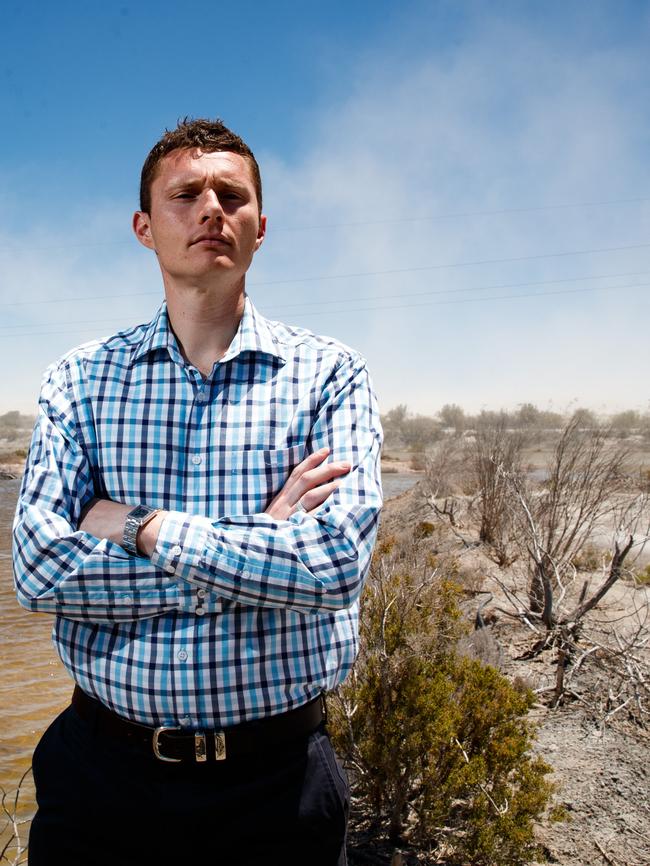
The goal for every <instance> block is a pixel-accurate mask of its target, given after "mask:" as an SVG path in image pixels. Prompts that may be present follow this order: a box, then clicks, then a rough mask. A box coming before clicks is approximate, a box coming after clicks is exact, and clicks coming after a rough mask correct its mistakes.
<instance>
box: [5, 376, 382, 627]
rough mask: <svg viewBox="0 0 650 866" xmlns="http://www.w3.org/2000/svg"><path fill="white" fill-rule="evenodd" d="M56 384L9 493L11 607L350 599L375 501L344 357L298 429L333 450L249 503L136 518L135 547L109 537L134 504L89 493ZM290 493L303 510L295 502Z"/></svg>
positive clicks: (96, 613)
mask: <svg viewBox="0 0 650 866" xmlns="http://www.w3.org/2000/svg"><path fill="white" fill-rule="evenodd" d="M53 375H54V374H53ZM68 392H69V387H68V386H67V385H66V383H65V381H64V379H63V377H61V378H60V379H58V380H52V381H51V382H50V384H47V387H45V388H44V392H43V394H42V398H41V412H40V416H39V421H38V424H37V428H36V431H35V435H34V439H33V443H32V448H31V451H30V457H29V460H28V466H27V470H26V473H25V478H24V480H23V487H22V490H21V494H20V498H19V505H18V510H17V514H16V520H15V522H14V571H15V578H16V589H17V595H18V599H19V601H20V603H21V604H22V605H23V606H25V607H27V608H29V609H30V610H34V611H41V612H47V613H53V614H58V615H60V616H64V617H68V618H71V619H81V620H89V621H92V622H115V621H133V620H137V619H141V618H146V617H152V616H160V615H161V614H165V613H168V612H172V611H181V612H188V613H189V612H193V611H194V610H195V608H196V605H197V602H196V591H197V590H202V591H203V592H202V597H204V602H202V607H203V609H204V612H205V613H210V612H215V613H216V612H218V611H219V610H221V608H222V605H223V603H224V602H230V603H233V602H234V603H238V604H242V605H253V606H262V607H279V608H290V609H294V610H297V611H300V612H303V613H315V612H319V611H320V612H322V611H332V610H337V609H341V608H344V607H348V606H349V605H350V604H352V603H353V602H354V601H355V600H356V598H357V597H358V594H359V592H360V591H361V587H362V584H363V580H364V578H365V574H366V572H367V569H368V566H369V563H370V556H371V553H372V548H373V544H374V539H375V535H376V529H377V521H378V515H379V511H380V508H381V485H380V480H379V450H380V445H381V427H380V425H379V419H378V413H377V409H376V403H375V400H374V395H373V394H372V390H371V388H370V385H369V381H368V379H367V374H366V372H365V368H360V369H358V370H354V371H353V372H349V371H347V370H346V372H345V376H343V375H341V381H338V382H336V387H334V386H332V389H331V391H330V392H328V393H325V394H324V396H323V402H322V404H321V409H320V411H319V413H318V415H317V416H316V418H315V420H314V423H313V426H312V429H311V432H310V437H309V442H308V447H310V448H314V449H318V448H319V446H321V445H325V443H327V444H328V445H329V446H331V449H332V452H333V453H336V454H337V456H339V457H341V458H344V460H343V461H341V462H331V463H327V462H325V461H326V458H327V455H328V452H327V450H320V451H319V450H315V451H314V452H313V453H312V454H311V455H310V456H309V457H307V458H306V459H305V460H303V462H302V463H300V464H299V465H298V466H297V467H296V468H295V470H294V471H293V473H292V474H291V476H290V477H289V478H288V479H287V481H286V482H285V484H284V486H283V488H282V490H281V491H280V492H279V494H278V495H277V496H276V497H275V498H274V499H273V500H272V502H271V503H270V504H269V505H268V506H267V508H266V510H265V511H264V512H261V513H255V514H249V513H239V514H233V515H229V516H224V517H221V518H219V519H212V518H210V517H207V516H202V515H197V514H189V513H184V512H175V511H172V512H163V513H161V514H160V515H159V516H158V517H157V518H155V519H154V520H153V521H151V525H149V526H145V527H144V528H143V530H142V531H141V533H140V537H139V538H138V545H139V551H140V552H141V553H142V556H137V557H133V556H130V555H129V554H128V553H127V552H126V551H125V550H124V549H123V548H122V547H121V541H122V534H123V529H124V520H125V517H126V514H127V513H128V511H129V510H130V509H131V508H132V507H133V506H134V505H137V504H138V503H137V502H133V503H116V502H111V501H109V500H106V499H102V500H95V499H94V496H95V489H96V488H95V481H94V479H93V473H92V471H91V467H90V463H89V459H88V455H87V453H86V450H85V448H84V447H83V446H82V444H81V442H80V439H79V432H78V426H77V423H76V421H75V415H74V406H73V403H72V400H71V397H70V395H69V393H68ZM299 500H301V501H302V503H303V504H304V506H305V509H307V511H308V513H306V514H305V513H302V511H300V512H296V503H297V502H298V501H299ZM88 503H90V505H88ZM146 504H155V503H146ZM147 530H148V531H147Z"/></svg>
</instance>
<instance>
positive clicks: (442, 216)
mask: <svg viewBox="0 0 650 866" xmlns="http://www.w3.org/2000/svg"><path fill="white" fill-rule="evenodd" d="M647 201H650V198H648V197H641V198H619V199H610V200H609V201H583V202H574V203H567V204H547V205H532V206H531V207H509V208H500V209H498V210H475V211H451V212H449V213H444V214H434V215H431V216H424V217H404V218H400V219H386V220H359V221H358V222H346V223H321V224H319V225H313V224H312V225H307V226H276V227H275V228H274V229H273V230H274V231H308V230H311V229H337V228H348V227H351V226H378V225H392V224H396V223H421V222H435V221H437V220H445V219H456V218H458V217H475V216H502V215H504V214H510V213H512V214H517V213H533V212H535V211H546V210H569V209H570V208H581V207H605V206H608V205H616V204H639V203H641V202H647Z"/></svg>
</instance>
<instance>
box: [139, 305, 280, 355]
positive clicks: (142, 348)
mask: <svg viewBox="0 0 650 866" xmlns="http://www.w3.org/2000/svg"><path fill="white" fill-rule="evenodd" d="M156 349H167V350H168V352H169V354H170V356H171V358H172V360H174V361H181V362H182V359H181V356H180V352H179V350H178V344H177V342H176V338H175V336H174V334H173V332H172V330H171V328H170V326H169V318H168V316H167V304H166V303H165V302H164V301H163V303H162V305H161V306H160V308H159V310H158V312H157V313H156V315H155V317H154V318H153V319H152V321H151V322H150V323H149V324H148V325H147V326H146V328H145V331H144V334H143V335H142V339H141V340H140V342H139V343H138V344H137V345H136V347H135V350H134V352H133V356H132V360H133V361H137V360H138V359H139V358H141V357H143V356H144V355H147V354H149V353H150V352H154V351H155V350H156ZM242 352H259V353H261V354H264V355H271V356H273V357H275V358H278V359H280V360H281V361H285V360H286V357H285V354H284V352H283V351H282V347H281V345H280V343H279V341H278V340H277V339H276V337H275V336H274V334H273V331H272V330H271V323H270V322H269V321H268V320H267V319H265V318H264V316H262V315H261V313H260V312H259V311H258V310H256V309H255V306H254V305H253V302H252V301H251V299H250V298H249V297H248V295H247V296H246V301H245V305H244V314H243V316H242V318H241V322H240V323H239V327H238V328H237V332H236V334H235V336H234V337H233V339H232V342H231V344H230V346H229V347H228V349H227V351H226V353H225V355H224V356H223V357H222V358H221V360H220V363H224V362H225V361H230V360H232V359H233V358H235V357H237V355H240V354H241V353H242Z"/></svg>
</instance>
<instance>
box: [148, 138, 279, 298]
mask: <svg viewBox="0 0 650 866" xmlns="http://www.w3.org/2000/svg"><path fill="white" fill-rule="evenodd" d="M133 228H134V231H135V233H136V236H137V238H138V240H139V241H140V242H141V243H142V244H144V245H145V246H146V247H148V248H149V249H153V250H155V252H156V254H157V256H158V261H159V264H160V268H161V270H162V272H163V278H164V279H165V284H166V285H168V284H169V281H170V280H171V281H172V283H173V284H174V285H193V286H200V287H203V288H209V287H210V286H214V285H221V286H227V287H234V286H236V285H239V284H241V285H243V277H244V274H245V273H246V271H247V270H248V268H249V266H250V263H251V260H252V258H253V255H254V253H255V252H256V251H257V250H258V249H259V247H260V245H261V243H262V240H263V238H264V232H265V229H266V217H264V216H260V215H259V210H258V202H257V195H256V193H255V185H254V183H253V178H252V175H251V170H250V166H249V163H248V161H247V160H246V159H245V158H244V157H243V156H240V155H239V154H238V153H231V152H230V151H216V152H213V153H204V152H203V151H201V150H198V149H192V150H175V151H172V152H171V153H169V154H167V156H165V157H164V158H163V159H162V160H161V162H160V163H159V166H158V171H157V173H156V176H155V177H154V180H153V182H152V184H151V213H149V214H146V213H143V212H141V211H138V212H137V213H136V214H135V216H134V218H133Z"/></svg>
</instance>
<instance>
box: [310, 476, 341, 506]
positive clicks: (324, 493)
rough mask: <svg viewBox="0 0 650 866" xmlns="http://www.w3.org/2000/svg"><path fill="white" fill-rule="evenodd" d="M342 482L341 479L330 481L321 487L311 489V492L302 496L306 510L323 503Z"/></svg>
mask: <svg viewBox="0 0 650 866" xmlns="http://www.w3.org/2000/svg"><path fill="white" fill-rule="evenodd" d="M340 483H341V482H340V481H330V482H329V484H321V486H320V487H317V488H316V489H315V490H310V491H309V493H305V495H304V496H301V497H300V502H301V503H302V504H303V506H304V508H305V511H311V510H312V509H313V508H317V507H318V506H319V505H322V504H323V502H325V500H326V499H327V497H328V496H331V495H332V493H334V491H335V490H336V488H337V487H338V486H339V484H340Z"/></svg>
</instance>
